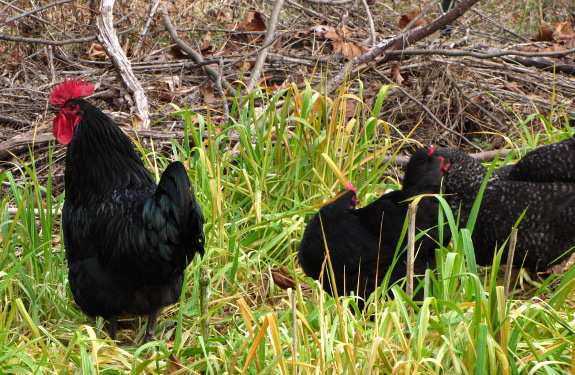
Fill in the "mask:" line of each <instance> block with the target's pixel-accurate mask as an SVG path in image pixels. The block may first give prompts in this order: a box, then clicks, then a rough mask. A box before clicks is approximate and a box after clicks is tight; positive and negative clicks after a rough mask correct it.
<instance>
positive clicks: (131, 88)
mask: <svg viewBox="0 0 575 375" xmlns="http://www.w3.org/2000/svg"><path fill="white" fill-rule="evenodd" d="M114 1H115V0H102V3H101V4H100V14H99V15H98V18H97V19H96V25H97V26H98V40H99V41H100V43H102V46H103V47H104V49H105V50H106V52H107V53H108V56H110V59H111V60H112V63H113V64H114V68H115V69H116V72H117V73H118V76H119V78H120V81H121V82H122V85H123V86H124V88H125V89H126V90H127V91H128V93H129V94H130V96H131V97H132V100H133V106H134V114H135V117H136V119H135V120H136V121H135V122H136V127H138V128H142V129H149V128H150V117H149V113H148V111H149V110H150V106H149V104H148V97H147V96H146V92H145V91H144V88H143V87H142V85H141V84H140V81H138V79H137V78H136V76H135V75H134V72H133V71H132V66H131V65H130V61H129V60H128V58H127V56H126V54H125V53H124V51H123V50H122V47H121V46H120V42H119V41H118V36H117V35H116V33H115V31H114V26H113V14H112V12H113V8H114Z"/></svg>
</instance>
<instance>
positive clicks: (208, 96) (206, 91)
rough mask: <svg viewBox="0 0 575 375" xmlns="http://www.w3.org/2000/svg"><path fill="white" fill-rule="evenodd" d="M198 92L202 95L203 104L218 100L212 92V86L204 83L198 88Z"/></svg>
mask: <svg viewBox="0 0 575 375" xmlns="http://www.w3.org/2000/svg"><path fill="white" fill-rule="evenodd" d="M200 92H201V93H202V95H203V96H204V103H205V104H214V103H217V102H218V98H216V95H215V94H214V88H213V87H212V86H210V85H205V86H203V87H202V88H200Z"/></svg>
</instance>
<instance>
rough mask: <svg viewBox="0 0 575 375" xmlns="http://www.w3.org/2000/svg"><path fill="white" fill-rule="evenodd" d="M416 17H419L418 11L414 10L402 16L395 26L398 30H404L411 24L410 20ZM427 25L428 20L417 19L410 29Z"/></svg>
mask: <svg viewBox="0 0 575 375" xmlns="http://www.w3.org/2000/svg"><path fill="white" fill-rule="evenodd" d="M418 15H419V9H415V10H413V11H411V12H410V13H407V14H404V15H402V16H401V18H400V19H399V23H398V24H397V27H398V28H400V29H404V28H405V26H407V25H408V24H409V23H410V22H411V20H413V19H415V17H417V16H418ZM428 23H429V21H428V20H426V19H425V18H423V17H421V18H420V19H418V20H417V21H416V22H415V23H414V24H413V26H412V28H415V27H419V26H422V25H426V24H428Z"/></svg>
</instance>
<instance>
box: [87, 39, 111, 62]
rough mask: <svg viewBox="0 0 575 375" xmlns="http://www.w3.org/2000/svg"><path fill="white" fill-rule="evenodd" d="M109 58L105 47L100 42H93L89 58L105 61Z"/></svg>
mask: <svg viewBox="0 0 575 375" xmlns="http://www.w3.org/2000/svg"><path fill="white" fill-rule="evenodd" d="M107 58H108V54H107V53H106V51H104V47H102V45H101V44H100V43H92V45H91V46H90V51H88V60H92V61H103V60H106V59H107Z"/></svg>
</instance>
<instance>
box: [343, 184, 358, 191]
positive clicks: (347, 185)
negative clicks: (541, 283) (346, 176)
mask: <svg viewBox="0 0 575 375" xmlns="http://www.w3.org/2000/svg"><path fill="white" fill-rule="evenodd" d="M345 188H346V189H347V190H353V191H355V192H356V193H357V190H356V189H355V187H354V186H353V184H352V183H351V181H348V182H346V183H345Z"/></svg>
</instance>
